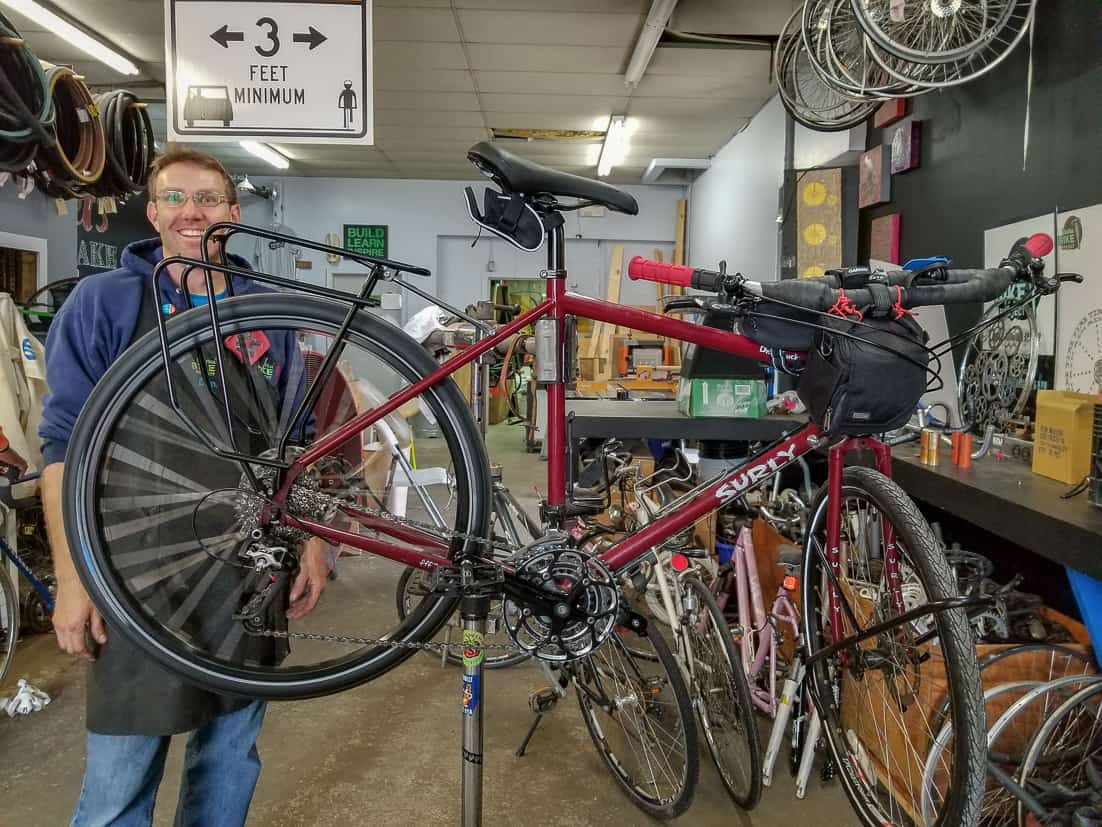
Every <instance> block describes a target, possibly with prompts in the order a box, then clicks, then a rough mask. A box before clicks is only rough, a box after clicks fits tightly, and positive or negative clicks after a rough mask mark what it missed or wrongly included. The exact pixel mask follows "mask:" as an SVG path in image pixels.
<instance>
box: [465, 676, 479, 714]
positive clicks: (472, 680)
mask: <svg viewBox="0 0 1102 827" xmlns="http://www.w3.org/2000/svg"><path fill="white" fill-rule="evenodd" d="M480 683H481V676H479V675H464V676H463V714H464V715H465V716H467V717H470V716H471V715H474V711H475V710H476V709H477V708H478V696H479V692H480V690H481V686H480V685H479V684H480Z"/></svg>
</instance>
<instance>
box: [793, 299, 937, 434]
mask: <svg viewBox="0 0 1102 827" xmlns="http://www.w3.org/2000/svg"><path fill="white" fill-rule="evenodd" d="M826 326H828V327H830V328H832V330H831V331H821V332H820V335H819V339H818V341H817V342H816V343H815V346H814V347H813V348H812V349H811V351H810V352H809V353H808V355H807V367H806V368H804V372H803V374H801V376H800V381H799V384H798V385H797V387H796V393H797V394H799V397H800V401H802V402H803V403H804V405H806V406H807V410H808V413H809V414H810V415H811V419H812V421H813V422H814V423H815V424H816V425H818V426H819V427H820V428H821V429H822V430H823V431H825V432H827V433H829V434H848V435H857V436H860V435H864V434H880V433H883V432H884V431H891V430H894V429H895V428H899V427H902V426H903V425H904V424H905V423H906V422H907V420H909V419H910V418H911V414H913V413H914V410H915V405H917V404H918V401H919V400H920V399H921V398H922V394H923V393H925V392H926V375H927V372H926V366H927V365H928V364H929V358H930V354H929V352H928V351H927V349H926V341H927V339H928V338H929V337H928V336H927V334H926V331H924V330H923V329H922V327H921V326H920V325H919V324H918V322H916V321H915V320H914V319H913V318H911V317H910V316H907V315H904V316H902V317H900V318H899V319H891V318H876V317H869V316H866V317H865V318H864V319H862V320H861V321H859V322H858V321H855V320H853V319H830V320H828V321H827V322H826ZM834 331H838V332H840V333H846V334H849V336H857V337H860V339H863V340H865V341H858V340H856V339H851V338H849V337H848V336H840V335H838V334H837V333H835V332H834ZM893 351H894V352H893ZM901 354H902V355H901ZM907 357H909V358H907ZM912 360H913V361H912Z"/></svg>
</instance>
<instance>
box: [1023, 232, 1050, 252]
mask: <svg viewBox="0 0 1102 827" xmlns="http://www.w3.org/2000/svg"><path fill="white" fill-rule="evenodd" d="M1024 246H1025V248H1026V249H1027V250H1029V252H1031V253H1032V254H1033V256H1034V258H1044V257H1045V256H1047V255H1048V254H1049V253H1051V252H1052V246H1053V245H1052V236H1050V235H1049V234H1048V233H1034V234H1033V235H1031V236H1030V237H1029V238H1028V239H1027V240H1026V243H1025V245H1024Z"/></svg>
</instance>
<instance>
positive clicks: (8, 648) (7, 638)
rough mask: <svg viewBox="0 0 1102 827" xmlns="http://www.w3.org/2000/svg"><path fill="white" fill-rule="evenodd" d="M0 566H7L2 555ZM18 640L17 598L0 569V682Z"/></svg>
mask: <svg viewBox="0 0 1102 827" xmlns="http://www.w3.org/2000/svg"><path fill="white" fill-rule="evenodd" d="M0 566H3V567H4V568H5V569H6V568H7V560H6V559H5V558H4V557H3V556H0ZM18 640H19V599H18V597H17V592H16V590H15V585H14V584H13V583H12V582H11V578H10V577H9V576H8V573H7V571H0V684H3V683H4V678H5V676H7V674H8V669H9V668H11V661H12V657H13V656H14V655H15V644H16V641H18Z"/></svg>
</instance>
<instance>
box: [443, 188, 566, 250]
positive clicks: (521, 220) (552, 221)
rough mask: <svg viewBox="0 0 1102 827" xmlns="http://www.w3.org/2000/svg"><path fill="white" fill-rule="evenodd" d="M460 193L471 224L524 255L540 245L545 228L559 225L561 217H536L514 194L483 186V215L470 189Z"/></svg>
mask: <svg viewBox="0 0 1102 827" xmlns="http://www.w3.org/2000/svg"><path fill="white" fill-rule="evenodd" d="M464 192H465V194H466V196H467V212H468V213H470V216H471V220H472V221H474V222H475V223H476V224H477V225H478V226H480V227H483V228H485V229H487V230H489V231H490V232H491V233H493V234H494V235H496V236H500V237H501V238H504V239H505V240H506V241H508V242H509V243H510V244H512V245H513V246H514V247H517V248H519V249H521V250H524V251H525V252H528V253H534V252H535V251H536V250H538V249H539V248H540V247H542V246H543V239H544V236H545V235H546V234H547V230H548V229H554V228H555V227H556V226H559V225H561V224H562V216H561V215H559V214H558V213H551V214H549V215H540V214H539V213H538V212H536V211H535V210H534V209H533V208H532V205H531V204H529V203H528V201H527V200H526V199H525V197H524V196H523V195H519V194H517V193H513V194H512V195H506V194H505V193H501V192H498V191H496V190H492V189H490V188H489V187H487V188H486V191H485V192H484V193H483V199H482V203H483V208H484V212H480V211H479V209H478V202H477V201H476V200H475V194H474V190H473V189H471V188H470V187H466V188H465V189H464ZM556 222H557V223H556Z"/></svg>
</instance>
